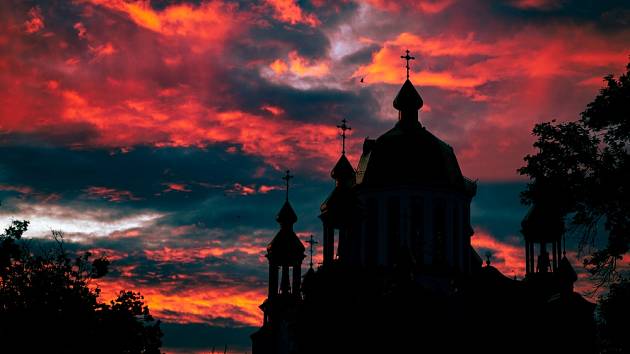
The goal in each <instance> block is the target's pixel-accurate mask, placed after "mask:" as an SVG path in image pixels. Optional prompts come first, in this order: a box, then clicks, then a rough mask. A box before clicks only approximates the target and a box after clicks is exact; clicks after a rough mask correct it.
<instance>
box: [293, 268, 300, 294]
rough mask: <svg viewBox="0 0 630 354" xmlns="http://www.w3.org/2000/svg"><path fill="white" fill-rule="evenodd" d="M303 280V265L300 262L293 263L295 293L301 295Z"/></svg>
mask: <svg viewBox="0 0 630 354" xmlns="http://www.w3.org/2000/svg"><path fill="white" fill-rule="evenodd" d="M301 280H302V266H301V264H300V263H295V264H294V265H293V286H292V287H291V289H292V291H293V295H295V296H299V295H300V283H301Z"/></svg>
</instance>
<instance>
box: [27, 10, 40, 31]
mask: <svg viewBox="0 0 630 354" xmlns="http://www.w3.org/2000/svg"><path fill="white" fill-rule="evenodd" d="M43 28H44V16H42V10H41V9H40V8H39V7H33V8H31V9H30V10H29V11H28V20H26V22H24V31H26V33H29V34H32V33H36V32H39V31H41V30H42V29H43Z"/></svg>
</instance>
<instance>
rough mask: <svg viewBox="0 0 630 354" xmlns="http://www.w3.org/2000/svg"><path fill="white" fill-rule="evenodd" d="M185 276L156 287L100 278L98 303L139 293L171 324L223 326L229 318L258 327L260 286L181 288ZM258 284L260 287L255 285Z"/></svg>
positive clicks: (261, 287) (126, 280) (261, 290)
mask: <svg viewBox="0 0 630 354" xmlns="http://www.w3.org/2000/svg"><path fill="white" fill-rule="evenodd" d="M186 277H188V276H187V275H183V274H182V275H178V276H174V277H173V278H171V279H164V280H163V281H161V282H160V285H156V286H150V285H146V284H138V283H135V282H133V281H130V280H128V279H117V280H106V278H105V279H100V280H99V281H98V283H97V284H95V285H97V286H98V287H99V288H100V289H101V301H107V300H110V299H114V298H115V297H116V296H117V294H118V292H119V291H120V290H134V291H139V292H140V293H142V295H143V296H144V299H145V302H146V304H147V305H148V306H149V309H150V310H151V314H153V315H154V316H155V317H156V318H158V319H160V320H163V321H168V322H175V323H208V324H211V325H213V324H214V325H224V322H223V321H224V320H226V319H231V320H232V321H234V322H236V323H237V324H240V325H247V326H259V325H260V323H261V321H262V312H261V311H260V309H259V308H258V306H259V305H260V304H261V303H262V301H263V300H264V298H265V297H266V291H265V290H266V289H265V287H264V286H258V285H255V286H252V287H251V288H249V287H245V286H243V285H236V284H235V285H233V286H220V287H212V286H198V287H195V288H194V289H190V288H182V287H181V286H179V282H178V280H179V281H181V280H184V279H186ZM259 285H260V284H259Z"/></svg>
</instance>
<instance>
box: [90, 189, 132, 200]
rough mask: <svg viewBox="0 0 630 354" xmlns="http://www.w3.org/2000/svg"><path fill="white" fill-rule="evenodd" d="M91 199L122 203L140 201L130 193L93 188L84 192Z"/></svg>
mask: <svg viewBox="0 0 630 354" xmlns="http://www.w3.org/2000/svg"><path fill="white" fill-rule="evenodd" d="M84 192H86V193H87V195H88V196H89V197H90V198H102V199H106V200H108V201H110V202H122V201H126V200H140V198H138V197H136V196H135V195H133V193H131V192H130V191H125V190H118V189H114V188H108V187H101V186H92V187H89V188H87V189H85V190H84Z"/></svg>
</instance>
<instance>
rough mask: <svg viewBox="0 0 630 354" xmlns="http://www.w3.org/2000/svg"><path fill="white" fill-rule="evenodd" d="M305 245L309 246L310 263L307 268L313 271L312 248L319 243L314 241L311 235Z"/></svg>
mask: <svg viewBox="0 0 630 354" xmlns="http://www.w3.org/2000/svg"><path fill="white" fill-rule="evenodd" d="M306 243H308V244H309V245H310V253H311V262H310V263H309V266H310V267H311V269H313V247H314V246H315V244H316V243H319V242H317V241H315V239H314V238H313V235H311V237H310V238H309V239H308V241H306Z"/></svg>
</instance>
